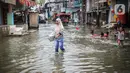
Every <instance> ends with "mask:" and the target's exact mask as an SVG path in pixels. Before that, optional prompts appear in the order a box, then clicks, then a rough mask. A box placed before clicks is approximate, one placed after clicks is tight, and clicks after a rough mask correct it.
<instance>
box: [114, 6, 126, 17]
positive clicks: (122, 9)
mask: <svg viewBox="0 0 130 73" xmlns="http://www.w3.org/2000/svg"><path fill="white" fill-rule="evenodd" d="M115 14H117V15H124V14H125V5H124V4H116V5H115Z"/></svg>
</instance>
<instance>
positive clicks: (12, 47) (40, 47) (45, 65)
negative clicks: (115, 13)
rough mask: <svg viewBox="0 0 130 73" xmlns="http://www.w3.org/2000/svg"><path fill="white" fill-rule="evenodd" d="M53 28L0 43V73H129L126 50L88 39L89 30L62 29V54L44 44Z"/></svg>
mask: <svg viewBox="0 0 130 73" xmlns="http://www.w3.org/2000/svg"><path fill="white" fill-rule="evenodd" d="M53 28H54V25H53V24H48V25H40V28H39V30H38V31H35V32H33V33H30V34H29V35H25V36H22V37H6V38H4V39H0V73H39V72H41V73H130V49H129V48H130V47H129V46H128V44H129V43H126V44H127V46H125V47H124V48H118V47H117V46H115V45H116V43H115V42H111V41H110V40H101V39H92V38H91V37H90V33H89V30H88V29H87V28H83V27H81V28H80V30H79V31H77V30H76V29H75V26H73V25H69V26H66V27H65V32H64V38H65V39H64V41H65V43H64V46H65V50H66V51H65V52H64V53H63V54H55V48H54V42H50V41H49V40H48V35H49V34H50V33H51V32H52V31H53Z"/></svg>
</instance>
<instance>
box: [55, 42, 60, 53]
mask: <svg viewBox="0 0 130 73" xmlns="http://www.w3.org/2000/svg"><path fill="white" fill-rule="evenodd" d="M58 49H59V41H58V40H56V44H55V52H58Z"/></svg>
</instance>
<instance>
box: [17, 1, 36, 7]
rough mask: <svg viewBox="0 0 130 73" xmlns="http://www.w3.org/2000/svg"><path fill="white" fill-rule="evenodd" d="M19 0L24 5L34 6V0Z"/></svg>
mask: <svg viewBox="0 0 130 73" xmlns="http://www.w3.org/2000/svg"><path fill="white" fill-rule="evenodd" d="M19 2H20V3H21V4H22V5H24V4H25V5H26V6H35V5H36V3H35V2H34V1H29V0H19Z"/></svg>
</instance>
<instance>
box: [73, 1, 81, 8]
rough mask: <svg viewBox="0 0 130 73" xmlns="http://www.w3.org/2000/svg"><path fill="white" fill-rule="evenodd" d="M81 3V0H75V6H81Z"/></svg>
mask: <svg viewBox="0 0 130 73" xmlns="http://www.w3.org/2000/svg"><path fill="white" fill-rule="evenodd" d="M80 4H81V2H80V0H74V4H73V5H74V7H80Z"/></svg>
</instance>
